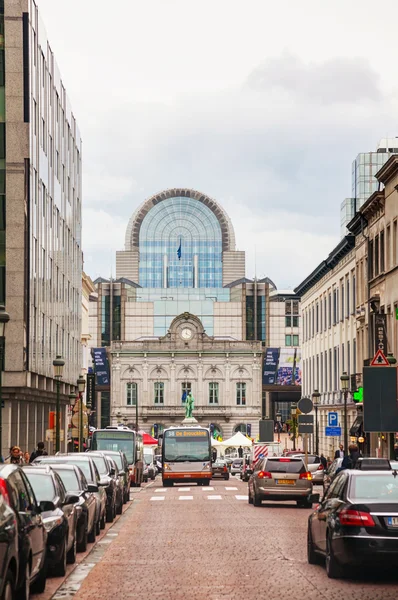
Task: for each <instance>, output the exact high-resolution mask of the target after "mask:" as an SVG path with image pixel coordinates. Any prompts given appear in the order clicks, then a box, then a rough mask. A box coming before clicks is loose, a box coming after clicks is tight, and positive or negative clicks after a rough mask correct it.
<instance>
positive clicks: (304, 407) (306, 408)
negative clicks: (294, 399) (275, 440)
mask: <svg viewBox="0 0 398 600" xmlns="http://www.w3.org/2000/svg"><path fill="white" fill-rule="evenodd" d="M297 406H298V408H299V409H300V411H301V412H302V413H310V412H311V411H312V410H313V408H314V405H313V404H312V400H311V398H300V400H299V401H298V404H297Z"/></svg>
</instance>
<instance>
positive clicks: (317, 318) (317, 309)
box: [315, 302, 319, 333]
mask: <svg viewBox="0 0 398 600" xmlns="http://www.w3.org/2000/svg"><path fill="white" fill-rule="evenodd" d="M315 322H316V333H319V304H318V302H317V303H316V319H315Z"/></svg>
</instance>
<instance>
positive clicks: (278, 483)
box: [275, 479, 294, 485]
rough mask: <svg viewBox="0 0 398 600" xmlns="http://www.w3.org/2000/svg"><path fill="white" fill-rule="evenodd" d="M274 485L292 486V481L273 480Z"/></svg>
mask: <svg viewBox="0 0 398 600" xmlns="http://www.w3.org/2000/svg"><path fill="white" fill-rule="evenodd" d="M275 483H276V485H294V479H275Z"/></svg>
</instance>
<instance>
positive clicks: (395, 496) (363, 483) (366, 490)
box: [349, 471, 398, 502]
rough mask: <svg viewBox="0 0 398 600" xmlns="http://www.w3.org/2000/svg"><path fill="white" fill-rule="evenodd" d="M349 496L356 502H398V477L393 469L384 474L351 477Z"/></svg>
mask: <svg viewBox="0 0 398 600" xmlns="http://www.w3.org/2000/svg"><path fill="white" fill-rule="evenodd" d="M349 497H350V498H351V499H352V500H355V502H359V501H366V500H368V501H369V500H376V501H380V502H398V478H397V477H394V475H393V474H392V472H391V471H390V472H389V473H385V474H384V473H383V475H370V474H369V475H362V476H354V477H352V479H351V485H350V491H349Z"/></svg>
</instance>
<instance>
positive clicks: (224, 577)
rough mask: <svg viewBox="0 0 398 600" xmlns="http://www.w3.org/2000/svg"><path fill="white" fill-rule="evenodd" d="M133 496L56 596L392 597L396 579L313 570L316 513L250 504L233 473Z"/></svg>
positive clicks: (180, 599) (190, 599) (92, 599)
mask: <svg viewBox="0 0 398 600" xmlns="http://www.w3.org/2000/svg"><path fill="white" fill-rule="evenodd" d="M133 498H134V500H133V502H132V504H131V506H130V507H129V508H128V510H127V511H126V512H125V513H124V514H123V515H122V517H121V518H120V520H119V521H118V522H117V523H116V524H115V525H114V526H113V527H112V528H111V529H110V530H109V532H108V533H107V535H106V536H105V537H104V538H103V540H101V541H100V543H99V544H97V547H96V549H94V550H93V551H92V553H91V554H89V555H88V556H87V557H86V558H85V560H84V561H83V562H82V564H81V565H80V566H79V567H78V568H77V569H76V570H75V574H72V576H71V577H70V578H69V580H67V581H66V584H65V585H64V587H63V588H61V589H60V590H59V591H58V593H57V594H55V595H54V596H53V599H54V600H60V599H63V600H69V598H72V597H74V598H75V599H76V600H98V598H102V599H105V600H107V599H111V598H114V597H117V598H123V599H125V598H133V599H141V600H146V599H151V600H157V599H162V600H224V599H228V600H248V599H257V598H268V599H269V600H277V599H279V598H281V599H282V598H283V599H285V598H305V600H311V599H315V598H317V599H318V598H320V599H330V600H341V598H344V599H345V600H351V599H353V600H354V599H357V598H361V600H377V599H383V600H390V599H391V600H392V599H394V600H395V599H396V595H397V584H398V576H394V575H391V576H389V577H386V576H384V579H383V578H382V576H381V575H371V576H369V575H367V576H365V575H364V576H363V577H362V578H361V579H359V580H358V579H356V580H341V581H333V580H330V579H328V578H327V576H326V574H325V570H324V568H323V567H322V566H312V565H309V564H308V563H307V558H306V524H307V517H308V514H309V512H310V511H309V510H307V509H298V508H296V506H295V505H294V504H293V503H288V502H286V503H278V504H276V503H275V504H271V503H268V504H267V503H264V504H263V506H262V507H257V508H256V507H253V506H251V505H249V504H248V502H247V484H245V483H243V482H241V481H240V480H239V479H237V478H235V477H232V478H231V479H230V480H229V481H227V482H225V481H214V483H212V486H211V488H206V487H197V486H195V485H192V486H189V485H184V486H181V487H179V488H178V487H174V488H167V489H166V488H162V485H161V481H160V479H159V477H157V479H156V481H155V482H153V483H151V484H149V485H148V486H146V487H145V488H143V489H141V490H135V493H133ZM76 590H78V591H77V593H76V594H75V592H76Z"/></svg>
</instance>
